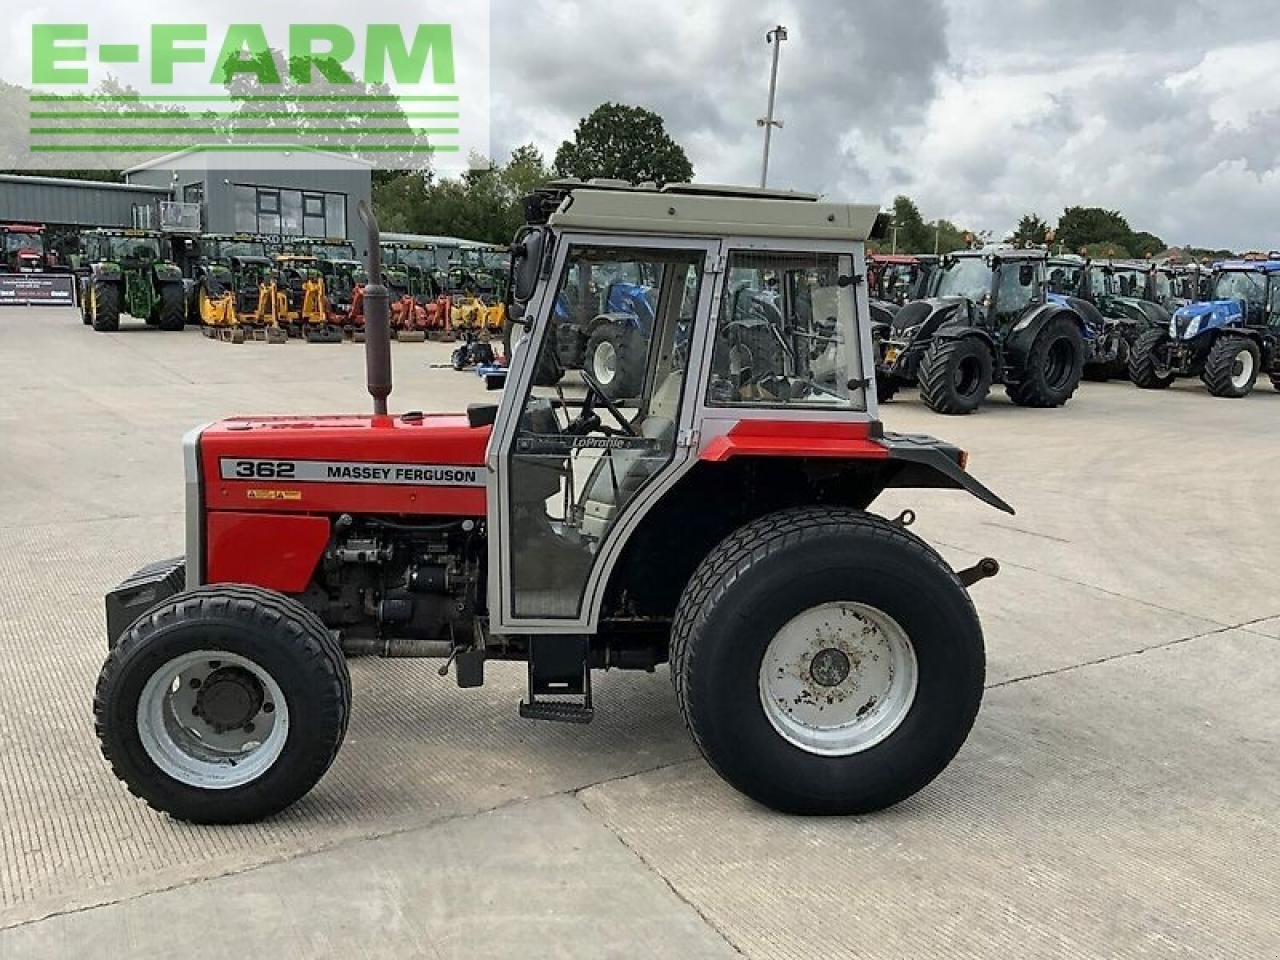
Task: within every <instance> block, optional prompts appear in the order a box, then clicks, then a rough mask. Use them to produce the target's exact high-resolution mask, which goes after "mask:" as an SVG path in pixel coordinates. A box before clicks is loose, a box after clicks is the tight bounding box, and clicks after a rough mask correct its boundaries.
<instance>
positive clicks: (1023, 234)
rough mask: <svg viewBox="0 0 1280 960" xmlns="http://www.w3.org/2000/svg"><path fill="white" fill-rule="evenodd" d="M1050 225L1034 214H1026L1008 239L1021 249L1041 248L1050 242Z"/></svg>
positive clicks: (1006, 240) (1008, 241) (1007, 241)
mask: <svg viewBox="0 0 1280 960" xmlns="http://www.w3.org/2000/svg"><path fill="white" fill-rule="evenodd" d="M1048 238H1049V225H1048V224H1047V223H1045V222H1044V221H1043V220H1041V219H1040V218H1039V217H1038V216H1036V214H1034V213H1025V214H1023V215H1022V219H1021V220H1019V221H1018V226H1017V228H1016V229H1015V230H1014V231H1013V233H1011V234H1010V235H1009V236H1008V237H1007V238H1006V239H1005V242H1006V243H1012V244H1015V245H1016V246H1019V247H1040V246H1044V244H1045V243H1046V242H1047V241H1048Z"/></svg>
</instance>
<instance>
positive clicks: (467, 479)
mask: <svg viewBox="0 0 1280 960" xmlns="http://www.w3.org/2000/svg"><path fill="white" fill-rule="evenodd" d="M489 433H490V428H489V427H488V426H480V427H472V426H470V425H469V423H468V420H467V417H466V416H465V415H460V414H428V415H422V414H413V413H411V414H404V415H401V416H395V417H390V416H330V417H246V418H237V419H233V420H223V421H221V422H219V423H215V424H213V425H211V426H209V427H207V428H205V429H204V430H203V431H202V432H201V433H200V435H199V440H198V448H197V452H198V458H199V471H200V480H201V485H202V487H203V493H204V502H205V504H206V507H207V509H208V510H210V511H222V510H231V511H258V510H267V511H272V512H277V513H298V512H304V513H346V512H353V513H356V512H360V513H383V514H407V515H423V514H427V515H440V516H483V515H484V512H485V484H486V482H487V471H486V469H485V466H484V458H485V448H486V447H487V446H488V443H489Z"/></svg>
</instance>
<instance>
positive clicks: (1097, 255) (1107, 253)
mask: <svg viewBox="0 0 1280 960" xmlns="http://www.w3.org/2000/svg"><path fill="white" fill-rule="evenodd" d="M1080 252H1081V253H1082V254H1084V255H1085V256H1086V257H1089V258H1090V259H1093V260H1128V259H1129V258H1130V257H1132V256H1133V251H1132V250H1130V249H1129V248H1128V247H1125V246H1122V245H1121V244H1118V243H1110V242H1104V243H1086V244H1085V245H1084V246H1083V247H1081V248H1080Z"/></svg>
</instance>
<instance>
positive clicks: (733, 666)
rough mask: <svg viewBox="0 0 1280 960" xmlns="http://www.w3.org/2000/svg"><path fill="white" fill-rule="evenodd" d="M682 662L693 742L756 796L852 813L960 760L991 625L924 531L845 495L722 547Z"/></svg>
mask: <svg viewBox="0 0 1280 960" xmlns="http://www.w3.org/2000/svg"><path fill="white" fill-rule="evenodd" d="M671 674H672V680H673V682H674V683H675V688H676V699H677V701H678V703H679V705H680V710H681V712H682V714H683V715H684V718H685V722H686V723H687V725H688V727H689V730H690V732H691V733H692V735H693V738H694V741H695V742H696V743H697V745H698V748H699V750H701V752H702V754H703V756H704V757H706V759H707V761H708V762H709V763H710V764H711V766H712V767H714V768H715V770H716V771H717V772H718V773H719V774H720V775H721V776H722V777H724V778H725V780H727V781H728V782H729V783H731V784H732V785H733V786H735V787H737V788H738V789H739V790H741V791H742V792H743V793H745V794H746V795H747V796H749V797H752V798H753V799H755V800H757V801H759V802H760V803H763V804H765V805H766V806H769V807H772V808H773V809H775V810H780V811H782V812H786V813H800V814H821V815H830V814H855V813H869V812H872V811H875V810H880V809H883V808H884V807H888V806H891V805H892V804H895V803H898V802H899V801H901V800H904V799H906V798H907V797H909V796H911V795H912V794H914V793H915V792H917V791H918V790H920V789H921V788H922V787H924V786H925V785H926V784H928V783H929V782H930V781H931V780H933V779H934V777H936V776H937V775H938V774H939V773H941V772H942V770H943V769H944V768H945V767H946V766H947V764H948V763H950V761H951V759H952V758H953V757H954V756H955V754H956V752H957V751H958V750H959V749H960V746H961V745H962V744H963V743H964V740H965V737H966V736H967V735H968V732H969V730H970V728H971V727H972V725H973V721H974V718H975V717H976V715H977V712H978V706H979V704H980V702H981V700H982V690H983V679H984V675H985V657H984V653H983V641H982V630H981V627H980V626H979V624H978V617H977V614H976V613H975V611H974V609H973V604H972V602H971V601H970V599H969V595H968V593H967V592H966V591H965V588H964V587H963V586H962V585H961V584H960V581H959V580H958V579H957V578H956V575H955V574H954V573H953V572H952V571H951V569H950V568H949V567H948V566H947V565H946V563H945V562H944V561H943V560H942V559H941V558H940V557H939V556H938V555H937V554H936V553H935V552H934V551H933V550H932V549H930V548H929V547H928V546H927V545H926V544H925V543H924V542H923V541H921V540H920V539H918V538H917V537H915V536H914V535H912V534H910V533H908V532H907V531H905V530H903V529H901V528H900V527H896V526H894V525H893V524H890V523H889V522H887V521H885V520H883V519H881V518H879V517H874V516H871V515H869V514H866V513H861V512H859V511H854V510H848V509H834V510H833V509H821V510H819V509H812V508H803V509H795V510H787V511H783V512H780V513H776V514H773V515H771V516H767V517H764V518H761V519H760V520H757V521H755V522H753V523H750V524H748V525H747V526H745V527H743V528H742V529H741V530H739V531H738V532H736V533H735V534H733V535H732V536H731V537H729V538H728V539H727V540H725V541H724V542H723V543H721V544H720V545H719V546H718V547H716V548H715V549H714V550H713V551H712V552H711V553H710V554H709V555H708V556H707V558H706V559H705V560H703V562H702V564H701V565H700V566H699V567H698V570H697V571H696V573H695V574H694V577H693V579H692V580H691V581H690V582H689V585H688V587H687V588H686V589H685V592H684V594H683V596H682V597H681V600H680V604H679V607H678V608H677V610H676V615H675V621H674V624H673V627H672V646H671Z"/></svg>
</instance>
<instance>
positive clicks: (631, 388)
mask: <svg viewBox="0 0 1280 960" xmlns="http://www.w3.org/2000/svg"><path fill="white" fill-rule="evenodd" d="M644 363H645V342H644V340H643V339H642V338H641V337H640V334H639V332H638V331H636V330H635V329H633V328H631V327H627V326H624V325H622V324H620V323H605V324H601V325H600V326H598V327H596V329H595V330H593V331H591V336H590V337H588V338H587V350H586V355H585V357H584V358H583V361H582V365H583V366H584V367H585V368H586V369H587V370H589V371H591V376H593V377H594V378H595V379H596V382H597V383H599V384H600V386H601V387H603V388H604V392H605V393H606V394H607V395H608V397H609V399H610V400H626V399H629V398H631V397H634V396H636V395H637V394H638V393H639V392H640V386H641V383H642V381H643V380H644Z"/></svg>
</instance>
